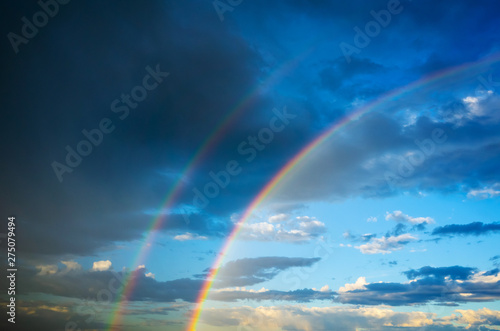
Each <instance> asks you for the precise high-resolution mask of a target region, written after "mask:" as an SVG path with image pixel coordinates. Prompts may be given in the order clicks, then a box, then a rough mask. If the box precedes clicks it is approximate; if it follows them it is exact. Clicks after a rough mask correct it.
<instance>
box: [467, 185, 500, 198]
mask: <svg viewBox="0 0 500 331" xmlns="http://www.w3.org/2000/svg"><path fill="white" fill-rule="evenodd" d="M498 196H500V183H495V184H494V185H492V186H490V187H484V188H482V189H474V190H470V191H469V193H467V198H469V199H478V200H484V199H492V198H496V197H498Z"/></svg>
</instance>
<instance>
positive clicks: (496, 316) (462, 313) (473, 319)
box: [445, 307, 500, 329]
mask: <svg viewBox="0 0 500 331" xmlns="http://www.w3.org/2000/svg"><path fill="white" fill-rule="evenodd" d="M455 311H456V312H457V313H459V315H458V316H451V317H449V318H446V319H445V320H450V321H455V322H457V323H460V324H466V325H467V329H470V328H472V327H480V326H486V328H488V329H490V328H489V327H488V326H494V325H496V326H498V325H500V311H498V310H491V309H488V308H486V307H485V308H482V309H478V310H472V309H457V310H455ZM491 329H496V328H491Z"/></svg>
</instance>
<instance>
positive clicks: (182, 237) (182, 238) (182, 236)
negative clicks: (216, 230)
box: [174, 232, 208, 241]
mask: <svg viewBox="0 0 500 331" xmlns="http://www.w3.org/2000/svg"><path fill="white" fill-rule="evenodd" d="M207 239H208V238H207V237H205V236H200V235H198V234H195V233H191V232H186V233H184V234H180V235H177V236H175V237H174V240H177V241H187V240H207Z"/></svg>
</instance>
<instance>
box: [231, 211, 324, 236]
mask: <svg viewBox="0 0 500 331" xmlns="http://www.w3.org/2000/svg"><path fill="white" fill-rule="evenodd" d="M286 218H287V215H285V214H279V215H275V216H271V217H270V218H269V219H268V222H254V223H245V224H243V227H242V230H241V232H240V238H241V239H243V240H255V241H280V242H291V243H303V242H307V241H310V240H313V239H315V238H318V237H319V236H320V235H321V234H323V233H325V232H326V225H325V223H323V222H321V221H319V220H317V219H316V218H314V217H309V216H298V217H295V218H291V219H289V220H288V221H286V222H284V220H285V219H286Z"/></svg>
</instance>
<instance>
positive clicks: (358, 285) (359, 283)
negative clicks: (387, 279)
mask: <svg viewBox="0 0 500 331" xmlns="http://www.w3.org/2000/svg"><path fill="white" fill-rule="evenodd" d="M367 284H368V283H367V282H366V278H365V277H359V278H358V279H357V280H356V282H355V283H353V284H349V283H347V284H345V285H344V286H343V287H341V288H339V293H345V292H349V291H354V290H366V287H365V285H367Z"/></svg>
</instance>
